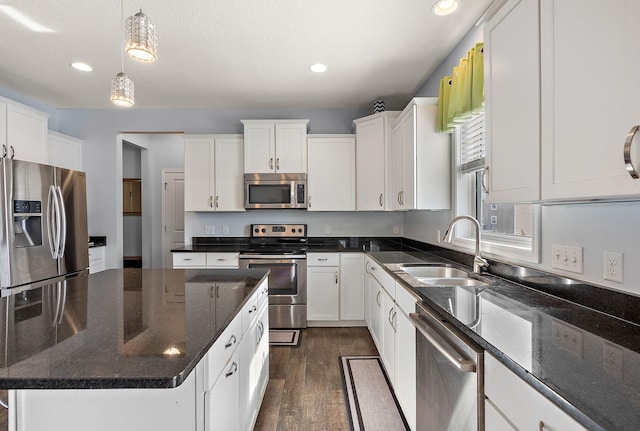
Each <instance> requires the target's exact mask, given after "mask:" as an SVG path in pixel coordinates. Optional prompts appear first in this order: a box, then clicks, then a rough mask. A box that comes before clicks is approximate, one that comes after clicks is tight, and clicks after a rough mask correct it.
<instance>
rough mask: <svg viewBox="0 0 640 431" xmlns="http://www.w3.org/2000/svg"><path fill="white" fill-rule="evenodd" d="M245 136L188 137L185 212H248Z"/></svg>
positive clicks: (185, 163)
mask: <svg viewBox="0 0 640 431" xmlns="http://www.w3.org/2000/svg"><path fill="white" fill-rule="evenodd" d="M242 160H243V151H242V137H241V136H240V135H185V140H184V185H185V204H184V209H185V211H244V177H243V171H242V167H243V162H242Z"/></svg>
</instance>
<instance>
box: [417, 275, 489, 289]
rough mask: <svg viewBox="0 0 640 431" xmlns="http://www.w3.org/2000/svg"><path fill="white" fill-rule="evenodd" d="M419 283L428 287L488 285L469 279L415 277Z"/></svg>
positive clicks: (484, 282)
mask: <svg viewBox="0 0 640 431" xmlns="http://www.w3.org/2000/svg"><path fill="white" fill-rule="evenodd" d="M415 279H416V280H418V281H419V282H421V283H424V284H428V285H430V286H469V287H476V286H487V285H489V283H487V282H486V281H482V280H478V279H476V278H471V277H468V276H467V277H448V278H423V277H415Z"/></svg>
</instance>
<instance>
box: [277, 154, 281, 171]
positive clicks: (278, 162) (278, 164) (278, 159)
mask: <svg viewBox="0 0 640 431" xmlns="http://www.w3.org/2000/svg"><path fill="white" fill-rule="evenodd" d="M279 170H280V157H278V158H277V159H276V171H279Z"/></svg>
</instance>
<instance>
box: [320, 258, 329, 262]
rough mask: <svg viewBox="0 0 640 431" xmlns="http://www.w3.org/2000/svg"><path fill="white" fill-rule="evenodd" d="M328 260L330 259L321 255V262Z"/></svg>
mask: <svg viewBox="0 0 640 431" xmlns="http://www.w3.org/2000/svg"><path fill="white" fill-rule="evenodd" d="M327 260H329V259H327V258H326V257H321V258H319V259H318V261H319V262H326V261H327Z"/></svg>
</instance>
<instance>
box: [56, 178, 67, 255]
mask: <svg viewBox="0 0 640 431" xmlns="http://www.w3.org/2000/svg"><path fill="white" fill-rule="evenodd" d="M57 191H58V199H59V200H58V202H59V205H60V249H59V250H58V257H64V249H65V247H66V245H67V210H66V208H65V206H64V198H63V197H62V189H61V188H60V186H58V188H57Z"/></svg>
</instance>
